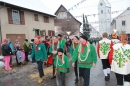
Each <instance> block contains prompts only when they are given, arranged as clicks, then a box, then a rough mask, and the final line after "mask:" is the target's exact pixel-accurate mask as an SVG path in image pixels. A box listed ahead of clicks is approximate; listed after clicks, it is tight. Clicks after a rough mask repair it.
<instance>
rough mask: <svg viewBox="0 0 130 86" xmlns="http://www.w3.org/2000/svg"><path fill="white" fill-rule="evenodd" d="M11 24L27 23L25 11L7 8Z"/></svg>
mask: <svg viewBox="0 0 130 86" xmlns="http://www.w3.org/2000/svg"><path fill="white" fill-rule="evenodd" d="M7 12H8V22H9V24H21V25H25V19H24V11H21V10H15V9H11V8H7Z"/></svg>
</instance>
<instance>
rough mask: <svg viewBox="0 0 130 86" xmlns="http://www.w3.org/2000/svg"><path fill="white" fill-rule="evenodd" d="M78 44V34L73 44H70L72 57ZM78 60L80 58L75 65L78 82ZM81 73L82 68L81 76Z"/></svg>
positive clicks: (76, 80)
mask: <svg viewBox="0 0 130 86" xmlns="http://www.w3.org/2000/svg"><path fill="white" fill-rule="evenodd" d="M78 44H79V37H78V36H74V38H73V42H72V44H71V46H70V55H71V57H72V56H73V51H74V50H75V49H76V47H77V46H78ZM77 61H78V60H76V61H75V67H74V72H75V77H76V79H75V83H76V82H78V67H77ZM80 75H81V74H80V70H79V76H80Z"/></svg>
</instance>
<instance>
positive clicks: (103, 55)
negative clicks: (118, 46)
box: [97, 38, 113, 59]
mask: <svg viewBox="0 0 130 86" xmlns="http://www.w3.org/2000/svg"><path fill="white" fill-rule="evenodd" d="M112 46H113V43H112V41H111V40H109V39H107V38H103V39H102V40H101V41H99V43H98V47H97V52H98V57H99V58H100V59H108V54H109V51H110V49H111V47H112Z"/></svg>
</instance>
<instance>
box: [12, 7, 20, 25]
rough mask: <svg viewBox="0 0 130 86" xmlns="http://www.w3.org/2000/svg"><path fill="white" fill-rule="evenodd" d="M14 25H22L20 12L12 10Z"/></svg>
mask: <svg viewBox="0 0 130 86" xmlns="http://www.w3.org/2000/svg"><path fill="white" fill-rule="evenodd" d="M12 19H13V24H20V15H19V11H18V10H12Z"/></svg>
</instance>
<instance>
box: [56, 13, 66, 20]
mask: <svg viewBox="0 0 130 86" xmlns="http://www.w3.org/2000/svg"><path fill="white" fill-rule="evenodd" d="M57 17H58V19H66V18H67V13H66V12H59V14H58V16H57Z"/></svg>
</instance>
